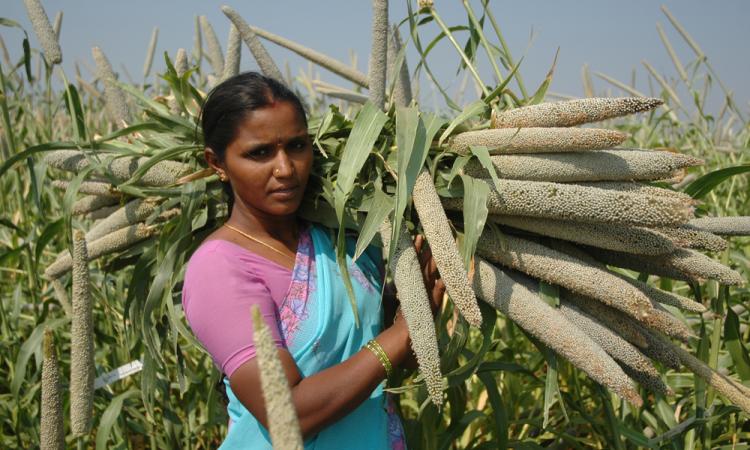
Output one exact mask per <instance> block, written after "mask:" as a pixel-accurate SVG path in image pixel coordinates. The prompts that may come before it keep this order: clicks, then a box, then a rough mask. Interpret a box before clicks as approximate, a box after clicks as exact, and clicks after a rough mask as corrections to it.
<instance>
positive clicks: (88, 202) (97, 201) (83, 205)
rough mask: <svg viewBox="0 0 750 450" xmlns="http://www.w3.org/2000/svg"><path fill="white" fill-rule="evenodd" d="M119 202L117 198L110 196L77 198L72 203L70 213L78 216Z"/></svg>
mask: <svg viewBox="0 0 750 450" xmlns="http://www.w3.org/2000/svg"><path fill="white" fill-rule="evenodd" d="M119 202H120V199H119V198H117V197H112V196H110V195H87V196H85V197H81V198H79V199H78V200H76V202H75V203H73V206H72V207H71V209H70V213H71V214H73V215H74V216H78V215H81V214H86V213H89V212H91V211H95V210H97V209H99V208H103V207H105V206H111V205H114V204H115V203H119Z"/></svg>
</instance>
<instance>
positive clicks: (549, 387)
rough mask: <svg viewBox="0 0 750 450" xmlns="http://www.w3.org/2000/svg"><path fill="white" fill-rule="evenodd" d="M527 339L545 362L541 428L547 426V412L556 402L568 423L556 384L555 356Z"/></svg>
mask: <svg viewBox="0 0 750 450" xmlns="http://www.w3.org/2000/svg"><path fill="white" fill-rule="evenodd" d="M529 339H530V340H531V342H533V343H534V345H536V347H537V348H538V349H539V350H540V351H541V352H542V355H544V359H545V361H547V374H546V376H545V380H544V409H543V411H544V414H543V416H544V420H543V423H542V428H547V425H548V424H549V411H550V409H551V408H552V405H554V404H555V402H556V401H558V400H559V402H558V403H559V404H560V410H561V411H562V413H563V416H564V417H565V420H566V421H569V419H568V413H567V411H566V410H565V404H564V403H563V399H562V395H560V387H559V385H558V384H557V377H558V370H557V355H556V354H555V352H553V351H552V350H551V349H550V348H549V347H547V346H546V345H544V344H543V343H541V342H539V341H538V340H536V339H534V338H531V337H530V336H529Z"/></svg>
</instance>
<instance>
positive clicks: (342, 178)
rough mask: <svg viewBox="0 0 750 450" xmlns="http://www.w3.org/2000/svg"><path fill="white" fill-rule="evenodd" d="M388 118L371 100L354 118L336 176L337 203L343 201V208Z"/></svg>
mask: <svg viewBox="0 0 750 450" xmlns="http://www.w3.org/2000/svg"><path fill="white" fill-rule="evenodd" d="M387 120H388V116H386V115H385V113H383V111H381V110H380V109H379V108H378V107H377V106H375V105H373V104H372V103H370V102H367V103H365V106H364V107H363V108H362V110H361V111H360V112H359V114H358V115H357V118H356V119H355V120H354V126H353V127H352V131H351V133H350V135H349V138H348V139H347V141H346V146H345V147H344V152H343V155H342V157H341V164H340V165H339V170H338V173H337V177H336V197H337V204H338V203H339V202H341V205H340V206H341V207H342V208H343V201H342V200H344V199H345V198H346V197H347V196H348V195H349V194H350V193H351V192H352V189H353V188H354V180H356V179H357V175H359V171H360V170H361V169H362V166H363V165H364V163H365V161H366V160H367V157H368V156H369V155H370V151H372V148H373V147H374V146H375V141H376V140H377V139H378V136H379V135H380V130H382V129H383V125H385V122H386V121H387ZM337 209H338V206H337Z"/></svg>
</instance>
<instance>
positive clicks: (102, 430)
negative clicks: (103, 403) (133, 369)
mask: <svg viewBox="0 0 750 450" xmlns="http://www.w3.org/2000/svg"><path fill="white" fill-rule="evenodd" d="M136 395H138V389H135V388H131V389H129V390H127V391H125V392H123V393H122V394H120V395H118V396H117V397H115V398H113V399H112V400H111V401H110V402H109V406H107V409H105V410H104V412H103V413H102V418H101V419H100V420H99V427H98V428H97V430H96V450H104V449H106V448H108V447H107V440H108V439H109V435H110V433H111V432H112V426H113V425H114V424H115V422H116V421H117V419H119V418H120V412H121V411H122V404H123V403H124V402H125V400H127V399H128V398H130V397H133V396H136Z"/></svg>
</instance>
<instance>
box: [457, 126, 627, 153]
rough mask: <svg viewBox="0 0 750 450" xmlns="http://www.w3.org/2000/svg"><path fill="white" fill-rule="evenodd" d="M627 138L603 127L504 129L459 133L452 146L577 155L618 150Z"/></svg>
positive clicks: (466, 150) (462, 149)
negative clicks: (618, 146) (613, 148)
mask: <svg viewBox="0 0 750 450" xmlns="http://www.w3.org/2000/svg"><path fill="white" fill-rule="evenodd" d="M626 138H627V135H626V134H625V133H622V132H620V131H614V130H605V129H599V128H501V129H489V130H478V131H466V132H464V133H459V134H457V135H455V136H453V137H452V138H451V139H450V141H449V142H448V147H449V148H450V149H451V151H454V152H456V153H458V154H461V155H466V154H470V153H471V150H470V148H471V147H487V148H488V149H489V150H490V154H510V153H551V152H575V151H580V150H603V149H607V148H610V147H615V146H617V145H620V144H622V143H623V142H624V141H625V139H626Z"/></svg>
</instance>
